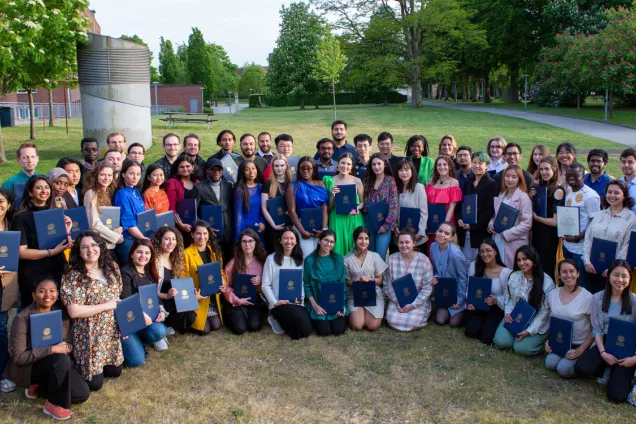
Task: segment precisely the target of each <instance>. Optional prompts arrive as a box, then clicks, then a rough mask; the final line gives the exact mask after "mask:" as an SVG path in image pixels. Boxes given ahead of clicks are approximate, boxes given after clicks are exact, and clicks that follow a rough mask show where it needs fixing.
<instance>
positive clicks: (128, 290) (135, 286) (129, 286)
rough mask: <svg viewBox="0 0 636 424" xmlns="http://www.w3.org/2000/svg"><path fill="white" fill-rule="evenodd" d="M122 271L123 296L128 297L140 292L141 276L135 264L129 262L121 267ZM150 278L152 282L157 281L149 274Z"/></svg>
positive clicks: (123, 297)
mask: <svg viewBox="0 0 636 424" xmlns="http://www.w3.org/2000/svg"><path fill="white" fill-rule="evenodd" d="M120 272H121V282H122V293H121V298H122V299H126V298H127V297H130V296H132V295H133V294H135V293H139V287H140V284H139V283H140V281H141V276H140V275H139V273H137V270H136V269H135V266H134V265H133V264H128V265H126V266H125V267H123V268H121V271H120ZM148 279H149V280H150V284H155V283H156V281H152V276H151V275H148Z"/></svg>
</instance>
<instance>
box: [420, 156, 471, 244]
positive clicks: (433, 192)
mask: <svg viewBox="0 0 636 424" xmlns="http://www.w3.org/2000/svg"><path fill="white" fill-rule="evenodd" d="M456 175H457V174H456V171H455V163H454V162H453V159H451V157H450V156H446V155H441V156H438V157H437V159H435V167H434V168H433V178H432V179H431V182H430V183H429V184H428V185H427V186H426V197H427V201H428V204H429V205H432V204H438V205H444V206H445V208H446V216H445V217H444V218H443V219H441V221H442V222H443V221H448V222H453V223H454V222H455V207H456V206H457V203H458V202H460V201H461V200H462V189H461V188H460V187H459V181H457V178H455V176H456ZM427 231H428V234H429V235H433V234H434V231H432V230H431V229H430V228H427ZM433 241H434V237H429V239H428V249H427V251H430V247H431V244H432V243H433Z"/></svg>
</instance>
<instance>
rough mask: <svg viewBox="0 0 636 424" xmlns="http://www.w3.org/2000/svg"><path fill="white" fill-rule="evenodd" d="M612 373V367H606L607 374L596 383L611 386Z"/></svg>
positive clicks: (604, 373)
mask: <svg viewBox="0 0 636 424" xmlns="http://www.w3.org/2000/svg"><path fill="white" fill-rule="evenodd" d="M610 371H611V368H610V367H605V372H603V376H602V377H599V378H597V379H596V382H597V383H598V384H602V385H604V386H607V385H608V384H609V375H610Z"/></svg>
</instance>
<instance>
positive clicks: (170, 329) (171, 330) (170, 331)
mask: <svg viewBox="0 0 636 424" xmlns="http://www.w3.org/2000/svg"><path fill="white" fill-rule="evenodd" d="M166 330H168V333H167V335H168V336H174V335H175V334H177V332H176V331H174V328H172V327H166Z"/></svg>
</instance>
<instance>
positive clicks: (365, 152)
mask: <svg viewBox="0 0 636 424" xmlns="http://www.w3.org/2000/svg"><path fill="white" fill-rule="evenodd" d="M371 143H373V139H372V138H371V136H370V135H368V134H358V135H356V136H355V137H353V144H354V145H355V146H356V152H358V159H356V163H355V164H354V165H353V167H354V168H355V174H356V176H357V177H358V178H360V179H364V175H365V174H366V172H367V166H368V165H369V159H370V157H371V148H372V147H371Z"/></svg>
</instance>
